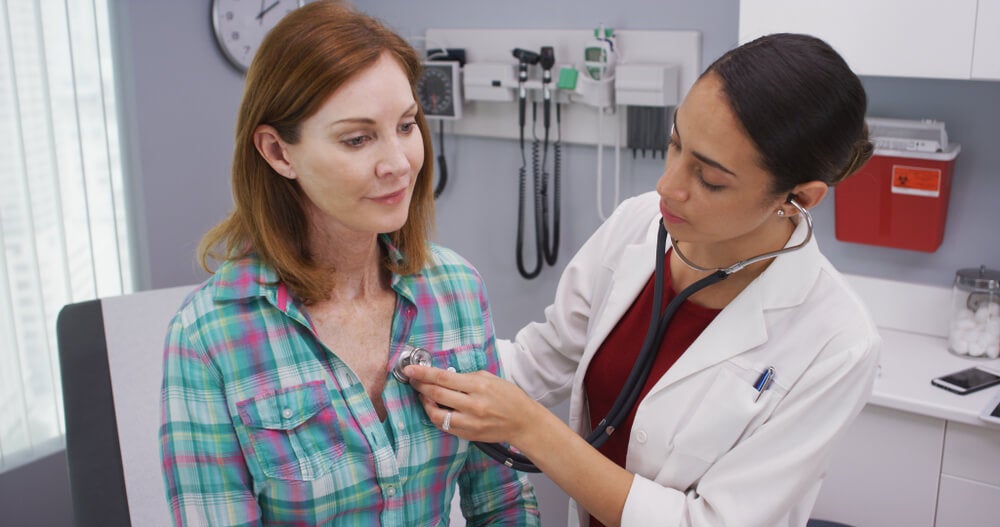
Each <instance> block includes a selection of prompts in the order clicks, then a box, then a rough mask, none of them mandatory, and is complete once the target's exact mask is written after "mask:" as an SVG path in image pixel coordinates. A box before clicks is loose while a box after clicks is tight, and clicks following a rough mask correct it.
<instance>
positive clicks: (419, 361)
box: [392, 344, 431, 384]
mask: <svg viewBox="0 0 1000 527" xmlns="http://www.w3.org/2000/svg"><path fill="white" fill-rule="evenodd" d="M411 364H413V365H417V366H430V365H431V352H429V351H427V350H425V349H424V348H415V347H413V346H410V345H409V344H404V345H403V352H402V353H401V354H400V355H399V359H397V360H396V364H395V365H394V366H393V367H392V376H393V377H395V378H396V380H398V381H399V382H401V383H403V384H409V383H410V378H409V377H407V376H406V374H405V373H403V368H405V367H407V366H409V365H411Z"/></svg>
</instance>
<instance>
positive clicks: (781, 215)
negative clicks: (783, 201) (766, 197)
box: [778, 209, 785, 218]
mask: <svg viewBox="0 0 1000 527" xmlns="http://www.w3.org/2000/svg"><path fill="white" fill-rule="evenodd" d="M778 217H779V218H784V217H785V211H784V210H783V209H778Z"/></svg>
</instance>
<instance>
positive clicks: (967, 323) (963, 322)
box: [951, 311, 977, 331]
mask: <svg viewBox="0 0 1000 527" xmlns="http://www.w3.org/2000/svg"><path fill="white" fill-rule="evenodd" d="M966 313H969V316H968V317H967V318H958V319H955V322H954V323H953V324H952V325H951V327H952V328H954V329H957V330H959V331H964V330H969V329H973V328H975V327H976V326H977V324H976V320H975V319H974V318H972V313H971V312H970V311H966Z"/></svg>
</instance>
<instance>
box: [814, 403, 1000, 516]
mask: <svg viewBox="0 0 1000 527" xmlns="http://www.w3.org/2000/svg"><path fill="white" fill-rule="evenodd" d="M997 467H1000V428H993V427H989V426H972V425H968V424H963V423H958V422H955V421H946V420H944V419H938V418H934V417H928V416H925V415H920V414H916V413H911V412H904V411H899V410H893V409H890V408H885V407H882V406H876V405H872V404H869V405H867V406H866V407H865V409H864V410H862V412H861V414H860V415H859V416H858V419H857V420H856V421H855V422H854V423H853V424H852V425H851V428H850V429H849V430H848V433H847V435H846V436H845V437H844V438H842V439H841V440H840V442H838V443H837V445H836V446H835V448H834V453H833V457H832V459H831V462H830V467H829V469H828V470H827V477H826V480H825V481H824V483H823V487H822V488H821V489H820V494H819V497H818V498H817V499H816V506H815V508H814V509H813V513H812V517H814V518H820V519H824V520H832V521H838V522H842V523H846V524H848V525H853V526H856V527H881V526H885V525H906V526H908V527H909V526H920V527H924V526H926V527H932V526H933V527H969V526H980V525H982V526H985V525H998V524H1000V470H998V468H997Z"/></svg>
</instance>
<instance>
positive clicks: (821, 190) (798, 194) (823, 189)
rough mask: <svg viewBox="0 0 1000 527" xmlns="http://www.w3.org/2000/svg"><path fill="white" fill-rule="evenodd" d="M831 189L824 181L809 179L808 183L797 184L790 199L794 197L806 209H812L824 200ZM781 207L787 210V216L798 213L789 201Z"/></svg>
mask: <svg viewBox="0 0 1000 527" xmlns="http://www.w3.org/2000/svg"><path fill="white" fill-rule="evenodd" d="M829 190H830V187H829V186H827V184H826V183H823V182H822V181H809V182H807V183H802V184H799V185H796V186H795V188H794V189H792V192H791V193H790V194H789V196H788V199H789V200H792V199H794V200H795V202H796V203H798V204H799V205H801V206H802V208H804V209H811V208H813V207H815V206H816V205H819V204H820V202H822V201H823V198H824V197H826V193H827V192H829ZM781 209H782V210H784V211H785V215H786V216H792V215H794V214H797V213H798V211H797V210H796V209H795V207H793V206H792V205H790V204H788V203H786V204H784V205H782V206H781Z"/></svg>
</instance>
